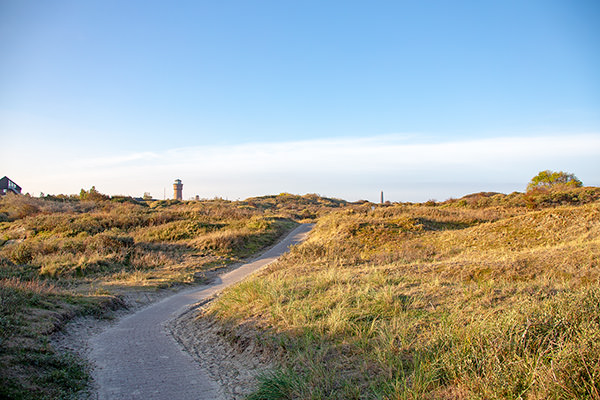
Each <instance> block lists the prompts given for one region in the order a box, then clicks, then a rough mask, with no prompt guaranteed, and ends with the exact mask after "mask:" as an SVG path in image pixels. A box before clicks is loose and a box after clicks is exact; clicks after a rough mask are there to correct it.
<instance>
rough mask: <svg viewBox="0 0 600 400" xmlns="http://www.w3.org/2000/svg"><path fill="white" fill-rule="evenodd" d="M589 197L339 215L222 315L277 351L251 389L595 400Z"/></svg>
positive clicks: (242, 338)
mask: <svg viewBox="0 0 600 400" xmlns="http://www.w3.org/2000/svg"><path fill="white" fill-rule="evenodd" d="M585 190H586V192H585V193H588V192H590V189H589V188H587V189H585ZM583 191H584V189H582V190H581V191H579V192H577V193H583ZM591 192H593V193H592V196H591V198H589V199H588V200H587V201H589V202H588V203H587V204H582V205H564V206H557V207H546V208H544V207H545V206H550V205H554V204H556V203H555V202H553V201H549V202H548V201H546V202H544V201H543V199H542V200H540V197H537V198H536V197H530V199H529V200H528V201H525V200H524V198H525V196H524V195H520V196H513V197H512V198H508V196H504V195H501V196H500V197H498V198H496V199H492V200H491V201H490V196H485V197H482V198H480V199H476V200H475V201H473V199H472V198H464V199H461V200H457V201H449V202H446V204H444V205H439V204H438V205H431V206H425V205H394V206H389V207H379V208H376V209H375V210H372V209H371V207H370V206H363V207H353V208H347V209H343V210H340V211H337V212H333V213H331V214H329V215H326V216H323V217H322V218H320V219H319V221H318V223H317V226H316V228H315V230H314V232H313V234H312V235H311V237H310V239H309V240H308V241H307V242H306V243H304V244H302V245H300V246H298V247H296V248H295V249H294V250H293V251H292V252H291V253H290V254H289V255H287V256H285V257H284V258H283V259H282V260H281V261H280V262H278V263H277V264H275V265H273V266H271V267H270V268H268V269H267V270H265V271H264V273H262V274H261V275H260V276H255V277H254V278H252V279H250V280H248V281H245V282H243V283H241V284H240V285H238V286H236V287H234V288H232V289H230V290H228V291H227V292H226V293H224V294H223V295H222V296H221V297H220V298H219V299H218V301H217V302H215V304H214V305H213V306H212V308H211V309H210V310H209V311H208V315H209V316H211V317H212V318H216V319H219V320H220V321H221V322H222V323H223V324H224V331H225V332H227V333H228V334H229V335H231V336H232V337H233V340H238V341H239V342H240V343H241V345H243V344H244V343H246V345H247V343H248V341H249V340H252V341H254V342H255V344H256V345H257V347H259V348H261V349H262V351H264V352H267V354H271V355H273V356H276V357H277V359H278V360H279V365H280V368H279V369H277V370H276V371H275V372H273V373H272V374H271V375H268V376H265V377H263V380H262V382H261V385H260V387H259V388H258V390H257V392H256V393H254V395H253V396H251V398H253V399H292V398H293V399H296V398H302V399H353V398H355V399H359V398H374V399H377V398H381V399H421V398H425V399H427V398H430V399H471V398H485V399H508V398H524V399H525V398H526V399H549V398H550V399H552V398H555V399H564V398H570V399H580V398H593V399H597V398H600V361H599V360H600V357H599V355H600V286H599V283H600V203H598V202H597V201H595V198H597V197H595V196H596V195H597V193H598V191H597V190H595V191H594V190H591ZM573 193H575V192H573ZM573 193H571V194H569V195H568V197H567V199H568V200H569V201H566V202H567V203H574V204H580V203H586V201H579V198H576V199H575V200H573V196H572V194H573ZM577 193H575V194H577ZM530 196H531V194H530ZM541 196H545V198H546V199H548V198H549V199H551V200H552V199H554V198H559V199H562V200H560V203H562V202H565V201H564V198H565V196H563V195H562V194H552V193H550V194H548V193H542V194H541ZM495 197H497V196H495ZM594 197H595V198H594ZM507 198H508V200H507ZM463 200H464V201H463ZM469 202H470V204H469ZM501 203H504V204H501ZM249 338H250V339H249Z"/></svg>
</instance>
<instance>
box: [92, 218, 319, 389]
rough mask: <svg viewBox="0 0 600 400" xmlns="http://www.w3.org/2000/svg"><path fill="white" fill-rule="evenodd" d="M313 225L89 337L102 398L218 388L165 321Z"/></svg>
mask: <svg viewBox="0 0 600 400" xmlns="http://www.w3.org/2000/svg"><path fill="white" fill-rule="evenodd" d="M311 229H312V225H311V224H302V225H300V226H298V227H297V228H296V229H294V230H293V231H292V232H290V233H289V234H288V235H287V236H286V237H285V238H284V239H283V240H281V241H280V242H279V243H278V244H276V245H275V246H273V247H272V248H271V249H269V250H268V251H266V252H265V253H263V254H262V255H261V256H260V257H259V258H257V259H255V260H254V261H252V262H249V263H247V264H244V265H242V266H240V267H238V268H236V269H235V270H233V271H230V272H228V273H226V274H224V275H222V276H220V277H219V278H217V279H216V281H214V282H212V283H210V284H208V285H203V286H199V287H196V288H194V289H190V290H186V291H183V292H179V293H177V294H174V295H172V296H170V297H167V298H165V299H163V300H161V301H159V302H157V303H154V304H152V305H150V306H148V307H146V308H144V309H142V310H140V311H138V312H136V313H134V314H131V315H129V316H127V317H125V318H123V319H121V320H120V321H119V322H118V323H117V324H115V325H113V326H112V327H110V328H108V329H107V330H105V331H104V332H102V333H100V334H98V335H96V336H95V337H93V338H91V339H90V343H89V345H90V349H91V351H90V355H89V357H90V361H91V362H92V363H93V364H94V366H95V367H94V369H93V371H92V377H93V379H94V382H95V386H96V387H97V389H98V390H97V396H98V397H97V398H98V399H100V400H109V399H110V400H121V399H123V400H124V399H128V400H129V399H152V400H163V399H166V400H172V399H178V400H188V399H190V400H192V399H193V400H203V399H207V400H208V399H210V400H214V399H218V398H220V390H219V387H218V386H217V384H216V383H215V382H213V381H212V380H211V379H210V378H209V377H208V375H207V373H206V372H205V371H204V369H203V368H202V366H201V365H199V364H198V363H196V362H195V361H194V360H193V359H192V357H191V356H190V355H189V354H187V353H186V352H184V351H183V350H182V349H181V346H180V345H179V344H178V343H177V342H175V340H174V339H173V337H172V336H171V335H170V334H169V333H168V332H167V330H166V329H165V324H166V323H167V322H168V321H170V320H172V319H173V318H175V317H177V316H178V315H181V314H182V313H183V312H185V311H186V309H187V308H188V307H189V306H190V305H192V304H194V303H197V302H199V301H201V300H204V299H206V298H208V297H210V296H213V295H214V294H216V293H218V292H219V291H221V290H223V289H224V288H226V287H227V286H230V285H232V284H234V283H237V282H239V281H241V280H242V279H244V278H245V277H247V276H248V275H250V274H251V273H253V272H255V271H257V270H259V269H260V268H262V267H264V266H266V265H267V264H269V263H271V262H273V261H275V260H276V259H277V258H278V257H279V256H280V255H282V254H283V253H285V252H287V251H288V250H289V247H290V246H292V245H294V244H297V243H299V242H301V241H303V240H304V239H305V238H306V236H307V234H308V232H309V231H310V230H311Z"/></svg>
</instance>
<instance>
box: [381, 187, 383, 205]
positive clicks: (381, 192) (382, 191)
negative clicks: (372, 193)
mask: <svg viewBox="0 0 600 400" xmlns="http://www.w3.org/2000/svg"><path fill="white" fill-rule="evenodd" d="M381 204H383V190H382V191H381Z"/></svg>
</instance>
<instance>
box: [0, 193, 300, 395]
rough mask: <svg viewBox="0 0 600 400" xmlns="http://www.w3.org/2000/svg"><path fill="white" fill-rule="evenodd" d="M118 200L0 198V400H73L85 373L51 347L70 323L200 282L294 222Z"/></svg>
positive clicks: (218, 207)
mask: <svg viewBox="0 0 600 400" xmlns="http://www.w3.org/2000/svg"><path fill="white" fill-rule="evenodd" d="M113 200H115V199H113ZM116 200H118V201H109V200H102V201H93V202H92V201H88V202H82V201H77V200H74V199H73V198H66V197H65V198H62V199H60V200H56V199H55V200H52V199H36V198H31V197H28V196H6V197H3V198H1V199H0V370H2V373H1V374H0V397H1V398H6V397H8V398H32V397H34V398H67V397H69V396H71V395H72V394H73V393H74V392H76V391H77V390H79V389H81V388H82V387H83V386H84V385H85V384H86V382H87V375H86V374H85V369H84V368H83V366H82V365H81V363H80V362H79V361H77V360H75V359H73V358H72V357H68V356H64V355H60V354H56V353H55V352H54V351H53V350H52V348H51V347H50V346H49V345H48V340H47V337H48V335H50V334H51V333H52V332H54V331H56V330H57V329H60V328H61V327H62V326H63V324H64V323H65V322H66V321H68V320H69V319H71V318H73V317H74V316H76V315H80V314H93V315H99V316H101V315H104V314H106V313H108V312H110V310H111V309H112V308H114V307H116V306H122V302H121V301H120V300H119V294H123V293H127V292H129V291H132V290H156V289H157V288H162V287H167V286H172V285H181V284H189V283H193V282H195V281H197V280H199V279H200V280H201V279H202V277H203V272H207V271H211V270H214V269H218V268H221V267H223V266H225V265H227V264H229V263H232V262H236V261H238V260H241V259H243V258H245V257H248V256H250V255H252V254H254V253H256V252H258V251H260V250H261V249H263V248H265V247H267V246H269V245H270V244H272V243H274V242H275V241H276V240H277V238H278V237H279V236H281V235H282V234H283V233H284V232H286V231H287V230H289V229H291V228H292V227H293V226H294V225H295V222H293V221H291V220H289V219H284V218H281V216H280V215H278V214H277V213H276V212H273V210H271V211H268V212H267V211H265V210H266V208H260V207H257V208H252V209H251V208H248V207H246V206H245V205H244V204H242V203H239V202H229V201H223V200H211V201H203V202H187V203H182V202H174V201H161V202H154V203H152V204H150V205H147V204H145V203H136V202H134V201H130V200H127V199H125V200H127V201H123V199H121V198H119V199H116ZM99 293H101V294H99Z"/></svg>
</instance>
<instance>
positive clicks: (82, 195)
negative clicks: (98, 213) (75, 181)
mask: <svg viewBox="0 0 600 400" xmlns="http://www.w3.org/2000/svg"><path fill="white" fill-rule="evenodd" d="M79 199H80V200H88V201H102V200H108V199H110V197H108V196H107V195H105V194H102V193H100V192H99V191H97V190H96V186H92V188H91V189H90V190H89V191H86V190H84V189H81V191H80V192H79Z"/></svg>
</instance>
